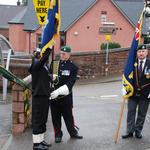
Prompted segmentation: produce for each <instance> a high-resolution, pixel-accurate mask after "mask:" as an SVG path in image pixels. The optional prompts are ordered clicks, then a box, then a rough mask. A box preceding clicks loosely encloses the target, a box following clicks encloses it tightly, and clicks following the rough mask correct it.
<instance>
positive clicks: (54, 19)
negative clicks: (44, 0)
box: [41, 0, 60, 55]
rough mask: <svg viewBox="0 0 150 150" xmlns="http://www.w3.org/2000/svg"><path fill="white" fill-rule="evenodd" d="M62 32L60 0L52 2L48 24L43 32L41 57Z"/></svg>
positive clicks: (51, 0) (52, 0)
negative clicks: (60, 31)
mask: <svg viewBox="0 0 150 150" xmlns="http://www.w3.org/2000/svg"><path fill="white" fill-rule="evenodd" d="M59 30H60V0H50V7H49V10H48V15H47V20H46V24H45V26H44V30H43V36H42V45H41V55H42V54H43V52H44V51H45V50H46V49H47V48H48V47H49V46H50V45H51V44H52V43H53V42H54V39H55V38H56V37H58V36H59Z"/></svg>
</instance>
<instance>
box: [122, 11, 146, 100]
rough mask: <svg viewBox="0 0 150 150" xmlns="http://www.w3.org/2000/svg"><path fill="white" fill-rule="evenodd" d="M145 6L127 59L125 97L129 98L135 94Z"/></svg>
mask: <svg viewBox="0 0 150 150" xmlns="http://www.w3.org/2000/svg"><path fill="white" fill-rule="evenodd" d="M144 12H145V8H144V9H143V11H142V13H141V16H140V19H139V20H138V23H137V27H136V30H135V34H134V37H133V41H132V45H131V47H130V51H129V55H128V59H127V61H126V65H125V69H124V74H123V96H124V98H129V97H130V96H132V95H133V92H134V87H133V69H134V63H135V58H136V49H137V46H138V45H139V44H140V40H141V29H142V23H143V16H144Z"/></svg>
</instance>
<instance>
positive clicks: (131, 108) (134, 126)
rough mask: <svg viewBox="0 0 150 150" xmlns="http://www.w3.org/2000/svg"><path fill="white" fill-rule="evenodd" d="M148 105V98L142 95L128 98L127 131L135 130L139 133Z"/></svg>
mask: <svg viewBox="0 0 150 150" xmlns="http://www.w3.org/2000/svg"><path fill="white" fill-rule="evenodd" d="M148 106H149V100H148V99H146V98H145V97H144V96H140V97H135V98H134V99H129V100H128V114H127V133H133V132H136V133H137V134H139V133H141V132H142V129H143V125H144V122H145V118H146V114H147V110H148ZM137 108H138V110H137ZM136 110H137V113H136ZM136 116H137V117H136Z"/></svg>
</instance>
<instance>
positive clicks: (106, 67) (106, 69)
mask: <svg viewBox="0 0 150 150" xmlns="http://www.w3.org/2000/svg"><path fill="white" fill-rule="evenodd" d="M105 39H106V40H107V48H106V63H105V64H106V66H105V75H106V76H107V75H108V45H109V44H108V41H109V40H110V39H111V35H105Z"/></svg>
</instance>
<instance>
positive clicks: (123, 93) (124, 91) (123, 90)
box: [122, 87, 127, 96]
mask: <svg viewBox="0 0 150 150" xmlns="http://www.w3.org/2000/svg"><path fill="white" fill-rule="evenodd" d="M126 94H127V91H126V90H125V89H124V87H122V95H123V96H124V95H126Z"/></svg>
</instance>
